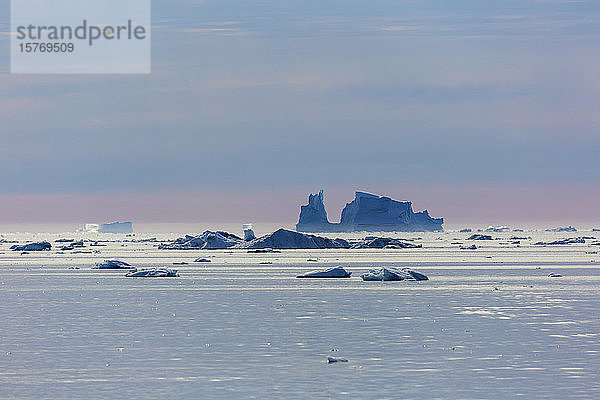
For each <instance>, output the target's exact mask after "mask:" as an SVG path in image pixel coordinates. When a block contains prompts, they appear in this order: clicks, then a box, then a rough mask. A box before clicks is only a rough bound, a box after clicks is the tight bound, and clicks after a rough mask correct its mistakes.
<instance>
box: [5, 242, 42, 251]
mask: <svg viewBox="0 0 600 400" xmlns="http://www.w3.org/2000/svg"><path fill="white" fill-rule="evenodd" d="M51 248H52V245H51V244H50V243H49V242H37V243H27V244H23V245H21V246H19V245H18V244H15V245H13V246H11V247H10V249H11V250H13V251H46V250H50V249H51Z"/></svg>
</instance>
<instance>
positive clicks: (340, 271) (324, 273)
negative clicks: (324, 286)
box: [296, 267, 352, 278]
mask: <svg viewBox="0 0 600 400" xmlns="http://www.w3.org/2000/svg"><path fill="white" fill-rule="evenodd" d="M350 275H352V272H348V271H346V270H345V269H344V267H333V268H328V269H325V270H321V271H319V270H315V271H310V272H307V273H305V274H302V275H298V276H297V277H296V278H350Z"/></svg>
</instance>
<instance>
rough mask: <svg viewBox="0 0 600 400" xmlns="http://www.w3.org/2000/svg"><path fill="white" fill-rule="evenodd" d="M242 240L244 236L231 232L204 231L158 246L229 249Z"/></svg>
mask: <svg viewBox="0 0 600 400" xmlns="http://www.w3.org/2000/svg"><path fill="white" fill-rule="evenodd" d="M242 242H243V240H242V238H240V237H238V236H236V235H233V234H231V233H227V232H223V231H217V232H213V231H204V232H203V233H202V235H199V236H190V235H186V236H185V237H183V238H179V239H176V240H175V241H173V242H171V243H165V244H161V245H159V246H158V248H159V249H166V250H198V249H203V250H214V249H228V248H230V247H233V246H235V245H237V244H240V243H242Z"/></svg>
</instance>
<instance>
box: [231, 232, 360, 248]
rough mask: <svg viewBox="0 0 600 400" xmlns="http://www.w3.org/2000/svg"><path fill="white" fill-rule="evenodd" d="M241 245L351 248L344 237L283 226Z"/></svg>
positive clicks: (257, 246) (256, 246)
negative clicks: (310, 233) (333, 237)
mask: <svg viewBox="0 0 600 400" xmlns="http://www.w3.org/2000/svg"><path fill="white" fill-rule="evenodd" d="M241 247H246V248H249V249H264V248H271V249H339V248H343V249H347V248H350V243H348V242H347V241H345V240H343V239H330V238H326V237H321V236H315V235H308V234H304V233H299V232H294V231H290V230H287V229H283V228H282V229H278V230H276V231H275V232H273V233H271V234H269V235H265V236H262V237H259V238H258V239H255V240H253V241H251V242H248V243H244V244H243V245H242V246H241Z"/></svg>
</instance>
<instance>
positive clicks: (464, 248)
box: [460, 244, 477, 250]
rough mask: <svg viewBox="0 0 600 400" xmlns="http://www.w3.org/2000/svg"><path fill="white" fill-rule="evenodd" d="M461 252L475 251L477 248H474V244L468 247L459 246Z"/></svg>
mask: <svg viewBox="0 0 600 400" xmlns="http://www.w3.org/2000/svg"><path fill="white" fill-rule="evenodd" d="M460 249H461V250H477V246H475V245H474V244H472V245H470V246H460Z"/></svg>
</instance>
